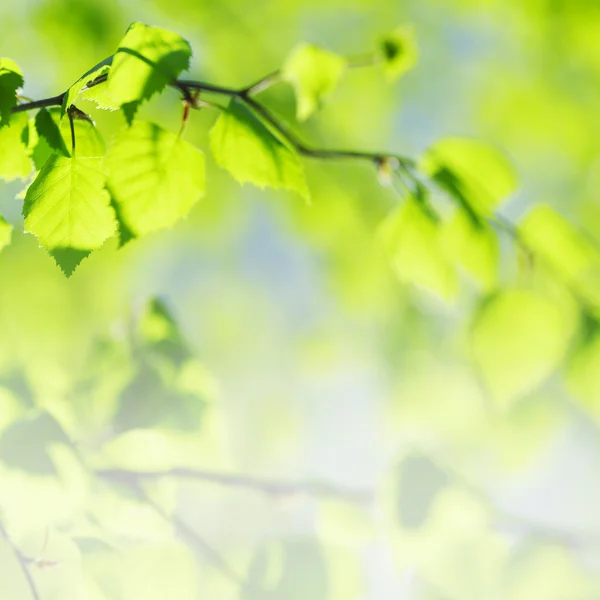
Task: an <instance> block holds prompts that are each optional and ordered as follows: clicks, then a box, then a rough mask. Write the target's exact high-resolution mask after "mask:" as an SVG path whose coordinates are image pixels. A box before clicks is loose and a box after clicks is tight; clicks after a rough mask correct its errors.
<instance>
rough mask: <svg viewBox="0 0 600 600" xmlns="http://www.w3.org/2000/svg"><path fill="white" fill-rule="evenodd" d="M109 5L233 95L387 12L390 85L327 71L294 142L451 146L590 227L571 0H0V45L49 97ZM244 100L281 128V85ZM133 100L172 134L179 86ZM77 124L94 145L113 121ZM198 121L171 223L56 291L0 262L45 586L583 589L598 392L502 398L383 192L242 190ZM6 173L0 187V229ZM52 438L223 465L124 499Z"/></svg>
mask: <svg viewBox="0 0 600 600" xmlns="http://www.w3.org/2000/svg"><path fill="white" fill-rule="evenodd" d="M132 21H142V22H145V23H149V24H154V25H159V26H161V27H165V28H168V29H172V30H173V31H176V32H178V33H180V34H181V35H183V36H184V37H186V38H187V39H188V40H189V41H190V42H191V44H192V48H193V49H194V59H193V63H192V67H191V69H190V77H191V78H195V79H201V80H204V81H210V82H212V83H218V84H223V85H230V86H233V87H237V86H242V85H245V84H248V83H251V82H253V81H254V80H256V79H258V78H260V77H261V76H263V75H265V74H266V73H268V72H270V71H272V70H273V69H276V68H278V67H279V66H280V65H281V64H282V62H283V61H284V59H285V57H286V56H287V55H288V54H289V52H290V51H291V50H292V49H293V48H294V47H295V46H296V45H297V44H298V43H300V42H312V43H315V44H318V45H321V46H324V47H326V48H328V49H330V50H332V51H335V52H338V53H341V54H345V55H352V54H357V53H361V52H364V51H368V50H370V49H372V48H373V47H374V46H375V45H376V44H377V41H378V39H379V38H380V36H381V35H382V34H383V33H385V32H387V31H388V30H389V29H390V28H393V27H394V26H395V25H397V24H401V23H412V24H413V25H414V28H415V33H416V37H417V40H418V43H419V48H420V60H419V64H418V67H417V68H416V69H414V70H413V71H411V72H410V73H408V74H407V75H406V76H405V77H403V78H402V79H401V81H400V82H398V83H397V84H394V85H389V83H388V82H387V81H386V79H385V77H383V76H382V73H381V72H380V71H379V70H378V69H361V70H353V71H351V72H348V73H347V74H346V76H345V78H344V80H343V83H342V85H341V86H340V87H339V89H338V90H337V91H336V93H335V95H334V96H333V98H332V99H331V101H330V102H329V103H328V104H327V105H326V106H325V108H324V109H323V110H322V111H321V112H320V113H319V114H318V115H317V116H315V117H314V118H313V119H311V120H310V121H309V122H308V123H307V124H305V125H303V126H302V127H301V128H300V131H301V132H302V135H303V136H304V137H305V138H306V139H309V140H312V141H313V142H314V144H315V145H321V146H324V147H327V146H329V147H332V146H333V147H339V146H341V147H348V148H357V149H365V150H382V149H386V150H390V151H395V152H398V153H401V154H405V155H408V156H415V157H416V156H418V155H419V154H420V153H421V152H422V151H423V150H425V148H427V147H428V146H429V145H430V144H431V143H433V142H434V141H435V140H437V139H439V138H441V137H444V136H450V135H457V136H474V137H476V138H478V139H481V140H483V141H487V142H491V143H494V144H496V145H498V146H500V147H501V148H503V149H504V150H505V151H506V152H507V153H508V154H509V156H510V157H511V159H512V160H513V162H514V164H515V165H516V167H517V170H518V172H519V174H520V178H521V188H520V191H519V193H518V194H517V195H516V197H514V198H512V200H511V202H510V204H509V205H507V207H506V208H505V209H503V210H504V214H506V215H507V216H510V217H511V218H514V219H517V218H519V217H520V216H521V215H522V214H523V213H524V211H525V210H526V209H527V208H528V207H530V206H532V205H534V204H535V203H539V202H544V203H546V204H549V205H550V206H552V207H553V208H555V209H556V210H557V211H558V212H560V213H561V214H563V215H565V216H566V217H568V218H570V219H571V220H573V221H575V222H577V223H579V224H581V225H582V226H583V227H584V228H585V229H586V231H587V232H589V234H590V235H591V236H594V235H600V212H599V211H598V206H599V204H598V197H597V188H598V183H599V182H600V162H599V161H598V158H599V154H598V133H600V112H599V111H598V106H600V97H599V96H600V42H599V41H598V40H599V37H598V31H599V30H600V5H598V2H597V1H596V0H519V1H517V0H511V1H506V0H405V1H402V2H400V1H399V0H394V1H392V0H343V1H342V0H319V1H318V2H317V1H310V0H303V1H300V0H297V1H296V0H278V1H273V0H255V1H254V2H251V3H249V2H243V1H242V0H218V1H204V0H200V1H198V0H193V1H192V0H189V1H185V0H144V1H141V0H104V1H103V2H96V1H92V0H89V1H87V0H26V1H25V0H18V1H17V0H5V1H4V2H2V3H1V5H0V31H1V36H0V55H1V56H9V57H11V58H12V59H14V60H15V61H16V62H17V63H18V64H19V65H20V66H21V68H22V70H23V72H24V74H25V81H26V85H25V93H26V94H27V95H28V96H30V97H32V98H42V97H46V96H51V95H54V94H57V93H59V92H61V91H63V90H64V89H66V88H67V87H68V86H69V85H70V84H71V83H72V82H73V81H75V80H76V79H77V78H78V77H79V76H80V75H81V74H82V73H83V72H85V71H86V70H87V69H88V68H90V66H92V65H94V64H96V63H97V62H99V61H100V60H102V59H103V58H105V57H106V56H108V55H109V54H111V53H112V52H113V51H114V48H115V46H116V44H117V43H118V41H119V40H120V39H121V37H122V36H123V34H124V32H125V30H126V28H127V27H128V25H129V24H130V23H131V22H132ZM263 98H264V100H265V101H266V102H268V103H269V104H270V106H272V107H274V108H275V110H277V111H278V113H279V114H281V115H283V116H287V117H288V118H290V119H291V118H292V117H293V115H294V110H295V106H294V98H293V95H292V91H291V90H290V89H288V88H287V87H286V86H278V87H277V88H276V89H273V90H270V91H269V92H267V93H266V94H265V95H264V97H263ZM81 108H84V109H86V110H87V109H89V110H90V112H92V110H93V109H92V107H91V105H90V106H88V107H84V106H82V107H81ZM142 110H143V113H144V115H145V116H147V117H148V118H151V119H153V120H155V121H157V122H159V123H160V124H161V125H163V126H165V127H168V128H171V129H172V130H175V131H176V130H177V129H178V126H179V120H180V115H181V109H180V104H179V101H178V98H177V96H176V94H175V93H174V92H167V93H165V94H164V95H163V96H161V97H160V98H156V99H154V100H152V101H151V102H150V103H148V104H147V105H146V106H145V107H144V108H143V109H142ZM93 116H94V118H95V119H96V120H97V122H98V123H99V125H100V126H101V127H102V128H103V130H104V131H105V132H106V136H107V138H108V139H110V136H111V132H115V131H117V129H118V128H119V127H121V126H122V125H123V120H122V117H121V116H120V115H118V114H103V113H100V112H99V111H95V112H93ZM215 116H216V115H215V114H214V113H212V112H211V111H208V110H206V111H200V112H198V113H194V114H193V115H192V122H191V124H190V127H189V130H188V132H187V134H186V136H187V139H188V140H189V141H192V142H193V143H195V144H197V145H198V146H199V147H201V148H203V149H205V152H206V158H207V165H208V171H207V192H206V195H205V197H204V198H203V199H202V201H201V202H200V203H198V205H197V206H196V207H195V208H194V210H193V212H192V213H191V215H190V216H189V218H188V219H186V220H185V221H184V222H182V223H181V224H179V225H178V226H177V227H175V228H173V229H172V230H168V231H164V232H161V233H158V234H156V235H153V236H151V237H148V238H145V239H143V240H141V241H135V242H133V243H131V244H128V245H127V246H125V247H124V248H122V249H120V250H117V245H116V243H114V242H111V243H108V244H106V246H105V247H104V248H103V249H102V250H100V251H99V252H96V253H95V254H94V255H92V256H91V257H90V258H89V259H86V260H85V261H84V262H83V263H82V265H81V266H80V268H79V269H78V270H77V271H76V273H75V274H74V275H73V276H72V277H71V278H70V279H66V278H64V276H63V275H62V273H61V272H60V270H59V269H58V268H57V267H56V266H55V264H54V263H53V261H52V259H51V258H50V257H49V256H47V255H46V253H45V252H44V251H43V250H41V249H39V248H38V247H37V242H36V240H35V238H34V237H33V236H31V235H23V234H21V233H15V235H14V238H13V243H12V245H11V246H9V247H7V248H6V249H4V250H3V251H2V253H1V254H0V465H1V467H0V519H1V520H2V523H3V525H4V527H5V528H6V530H7V531H8V532H9V533H10V534H11V539H13V540H15V541H16V543H17V544H18V546H19V548H20V549H21V551H22V552H23V553H24V555H26V556H30V557H37V556H38V555H39V557H40V558H39V560H38V561H37V562H35V561H34V562H32V563H31V564H30V565H29V567H28V568H29V569H30V571H31V572H32V573H33V577H34V578H35V580H36V582H37V583H38V587H39V589H40V590H41V594H42V598H43V599H44V600H50V599H53V598H69V599H79V598H81V599H88V598H89V599H92V600H113V599H114V600H128V599H129V598H145V599H153V598H156V599H158V598H161V599H164V598H173V599H180V598H181V599H190V600H195V599H200V598H211V599H215V600H221V599H224V600H226V599H228V598H251V599H259V598H260V599H272V600H275V599H285V600H294V599H298V600H300V599H308V598H310V599H311V600H345V599H356V600H358V599H365V600H366V599H369V600H388V599H390V600H391V599H406V600H413V599H414V600H417V599H418V600H448V599H451V600H469V599H471V598H472V599H478V600H480V599H494V598H498V599H500V598H502V599H503V600H522V599H525V598H528V599H530V598H535V599H536V600H567V599H569V600H591V599H593V598H598V597H600V512H599V511H598V506H599V505H600V475H599V473H600V447H599V437H598V422H597V417H598V414H600V413H598V412H597V411H595V410H594V409H595V405H594V404H593V402H592V404H591V405H590V404H587V405H586V406H582V405H580V404H579V403H578V401H577V400H576V399H575V398H573V397H571V395H570V394H569V392H568V390H567V389H566V388H565V385H564V383H563V377H562V375H561V373H560V372H558V373H556V375H554V376H553V377H551V378H550V379H549V380H548V381H545V382H544V383H543V385H541V386H540V387H539V389H536V390H534V391H532V392H531V393H529V394H527V395H526V396H525V397H523V398H520V400H519V402H515V403H514V404H511V405H510V406H508V407H506V406H502V407H499V406H497V405H496V404H495V403H494V400H493V398H490V397H489V395H488V394H486V392H485V389H484V386H482V385H481V381H480V378H479V376H478V373H477V370H476V369H475V368H474V366H473V363H472V361H471V356H470V347H469V343H468V335H467V333H468V328H469V322H470V318H471V316H472V314H473V313H474V311H475V310H476V308H477V303H478V302H479V296H478V294H476V293H475V292H474V290H472V289H471V288H470V287H469V286H468V285H466V286H464V287H463V290H462V292H461V294H460V296H459V297H458V298H457V299H456V300H455V301H454V302H451V303H446V302H443V301H441V300H439V299H437V298H436V297H434V296H432V295H428V294H427V293H426V292H423V291H418V290H415V289H413V288H409V287H406V286H403V285H401V284H400V283H399V282H398V281H397V279H396V278H395V276H394V274H393V272H392V270H391V269H390V268H389V265H388V263H387V261H386V260H385V258H384V257H382V254H381V252H380V249H379V248H378V246H377V241H376V238H377V236H376V232H377V227H378V225H379V224H380V223H381V221H382V219H384V217H385V215H386V214H387V213H389V211H390V209H391V208H393V207H394V205H395V204H397V202H398V197H397V196H396V195H395V194H394V192H393V190H390V189H387V188H383V187H381V185H380V184H379V182H378V180H377V177H376V174H375V173H374V172H373V170H372V169H371V168H369V166H368V165H362V164H347V163H344V164H334V163H326V164H325V163H314V162H313V163H307V169H308V178H309V184H310V187H311V191H312V195H313V201H312V203H311V204H306V203H305V202H304V201H303V200H301V199H300V198H299V197H297V196H294V195H293V194H286V193H281V192H274V191H270V190H259V189H256V188H253V187H251V186H248V185H246V186H243V187H240V186H239V185H238V184H237V183H235V182H234V181H233V180H232V179H231V178H230V177H229V175H228V174H227V173H225V172H224V171H222V170H220V169H219V168H218V167H216V166H215V165H214V162H213V161H212V158H211V156H210V152H209V150H208V144H207V131H208V130H209V128H210V126H211V124H212V122H213V121H214V119H215ZM22 188H23V182H11V183H9V184H3V185H2V186H1V187H0V213H2V214H3V215H5V217H6V218H7V219H8V220H9V221H10V222H11V223H13V224H18V223H20V221H21V216H20V213H21V200H19V199H15V196H16V195H17V194H18V193H19V192H20V191H21V189H22ZM18 229H19V227H16V230H18ZM506 245H508V246H510V245H511V242H510V240H506ZM506 254H507V258H506V261H505V263H504V264H503V268H502V272H503V280H504V281H505V282H511V281H513V282H514V281H515V280H518V278H519V277H523V274H522V273H519V272H518V269H517V268H516V267H515V265H514V264H513V263H514V261H513V260H512V259H513V258H514V257H513V256H512V254H511V253H510V251H507V252H506ZM153 299H160V300H159V301H157V300H153ZM165 311H167V312H168V315H170V316H168V315H167V312H165ZM598 400H600V398H599V399H598ZM76 451H82V452H85V453H86V456H88V457H90V461H91V463H92V464H93V465H95V466H98V468H129V469H133V470H151V471H152V470H161V469H169V468H172V467H189V468H195V469H201V470H203V471H206V472H209V473H217V474H221V475H223V474H224V475H232V476H234V477H233V479H227V480H225V481H223V480H221V481H220V482H219V481H217V482H214V481H213V482H210V481H206V480H205V479H206V478H204V480H190V479H186V480H185V481H181V480H179V479H173V478H168V479H166V480H163V479H162V478H158V479H157V480H156V481H155V480H152V481H151V482H150V483H149V484H148V485H144V486H143V494H144V497H143V498H142V497H140V493H138V492H136V490H135V489H134V490H132V489H127V485H123V486H119V485H117V484H115V482H114V481H110V480H105V481H101V482H91V481H89V479H88V477H87V475H86V474H85V473H82V472H81V471H82V469H81V468H79V466H78V464H77V460H76V459H75V458H74V456H75V454H76ZM272 482H275V485H274V486H272V485H271V483H272ZM288 484H289V485H288ZM269 485H271V487H269ZM265 486H266V487H265ZM129 487H130V488H131V486H129ZM161 514H163V516H164V517H165V518H162V517H161ZM189 530H192V531H194V532H195V533H196V535H197V536H199V537H196V538H193V539H192V540H191V541H190V539H189ZM186 531H187V534H186ZM186 535H187V537H186ZM186 542H188V543H187V544H186ZM44 561H46V562H48V563H49V564H48V565H45V564H44ZM55 563H57V564H55ZM0 573H2V577H1V578H0V595H1V596H2V597H3V598H4V597H6V598H7V599H10V600H12V599H13V598H15V599H17V600H20V598H28V597H31V596H30V595H29V596H28V594H30V592H28V590H27V587H26V586H25V584H24V582H23V579H22V573H21V572H20V570H19V565H18V564H17V563H16V562H15V559H14V556H13V553H12V552H11V551H10V548H9V546H8V545H7V544H4V545H3V546H0ZM4 582H8V583H4ZM11 585H12V586H13V587H10V586H11ZM3 589H5V590H7V591H6V592H5V591H3ZM9 591H10V593H9Z"/></svg>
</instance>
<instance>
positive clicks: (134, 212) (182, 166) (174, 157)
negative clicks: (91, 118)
mask: <svg viewBox="0 0 600 600" xmlns="http://www.w3.org/2000/svg"><path fill="white" fill-rule="evenodd" d="M107 166H108V187H109V190H110V193H111V195H112V197H113V202H114V203H115V205H116V206H117V207H118V213H119V217H120V219H121V221H122V222H123V223H124V225H125V226H126V227H127V228H128V230H129V231H130V232H131V233H133V235H145V234H148V233H151V232H153V231H157V230H159V229H164V228H166V227H171V226H172V225H174V224H175V223H176V222H177V221H179V220H180V219H182V218H183V217H185V216H186V215H187V214H188V212H189V211H190V209H191V208H192V206H194V204H196V202H197V201H198V199H199V198H200V196H202V194H203V192H204V156H203V154H202V153H201V152H200V151H199V150H198V149H196V148H194V146H192V145H191V144H188V143H187V142H186V141H184V140H183V139H181V137H180V136H177V135H175V134H173V133H171V132H169V131H165V130H164V129H162V128H161V127H159V126H158V125H154V124H153V123H144V122H137V123H134V124H133V126H132V127H130V128H129V129H125V130H123V131H122V132H121V134H120V135H119V136H117V139H116V140H115V142H114V144H113V146H112V148H111V149H110V151H109V153H108V156H107Z"/></svg>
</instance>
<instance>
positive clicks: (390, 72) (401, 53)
mask: <svg viewBox="0 0 600 600" xmlns="http://www.w3.org/2000/svg"><path fill="white" fill-rule="evenodd" d="M380 52H381V54H382V56H383V68H384V71H385V74H386V76H387V78H388V79H389V80H390V81H393V80H395V79H398V77H400V76H401V75H403V74H404V73H406V72H407V71H410V70H411V69H412V68H413V67H414V66H415V65H416V64H417V60H418V58H419V49H418V47H417V42H416V40H415V33H414V29H413V28H412V27H411V26H410V25H401V26H400V27H397V28H396V29H394V30H393V31H391V32H390V33H388V34H387V35H385V36H384V37H383V39H382V40H381V43H380Z"/></svg>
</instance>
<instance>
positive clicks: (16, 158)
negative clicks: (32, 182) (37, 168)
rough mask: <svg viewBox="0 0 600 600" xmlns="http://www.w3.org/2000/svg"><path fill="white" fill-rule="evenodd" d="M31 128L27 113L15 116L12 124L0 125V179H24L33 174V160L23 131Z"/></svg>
mask: <svg viewBox="0 0 600 600" xmlns="http://www.w3.org/2000/svg"><path fill="white" fill-rule="evenodd" d="M28 126H29V124H28V118H27V115H26V114H25V113H17V114H15V115H13V117H12V119H11V120H10V123H5V124H4V125H0V178H1V179H6V180H7V181H10V180H11V179H17V178H21V179H24V178H25V177H27V175H29V173H31V168H32V164H31V159H30V158H29V155H28V153H27V148H26V146H25V144H24V143H23V131H24V130H25V128H27V127H28Z"/></svg>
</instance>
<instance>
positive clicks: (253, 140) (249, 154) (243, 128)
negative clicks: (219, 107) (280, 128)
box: [210, 102, 309, 199]
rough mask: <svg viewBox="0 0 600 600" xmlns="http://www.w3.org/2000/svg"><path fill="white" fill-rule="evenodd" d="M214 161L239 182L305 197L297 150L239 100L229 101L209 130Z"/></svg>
mask: <svg viewBox="0 0 600 600" xmlns="http://www.w3.org/2000/svg"><path fill="white" fill-rule="evenodd" d="M210 147H211V150H212V153H213V155H214V157H215V161H216V162H217V164H218V165H219V166H221V167H223V168H224V169H227V170H228V171H229V172H230V173H231V175H233V177H234V178H235V179H236V180H237V181H239V182H240V183H244V182H246V181H248V182H250V183H253V184H254V185H257V186H258V187H261V188H262V187H265V186H270V187H274V188H284V189H288V190H292V191H295V192H297V193H298V194H300V195H301V196H303V197H304V198H306V199H308V197H309V192H308V187H307V185H306V180H305V178H304V169H303V166H302V163H301V162H300V158H299V157H298V154H297V153H296V152H295V151H294V150H293V149H292V148H290V147H289V146H288V145H287V144H286V143H284V142H283V141H281V140H280V139H279V138H278V137H276V136H275V135H274V134H273V133H272V132H271V131H270V130H269V129H268V128H267V127H266V126H265V125H264V124H263V123H262V122H261V121H259V120H258V119H257V118H256V117H255V116H254V115H253V114H252V113H251V112H250V111H249V110H248V109H247V108H245V107H244V106H242V105H241V104H240V103H239V102H232V103H231V104H230V105H229V107H228V108H227V110H226V111H225V112H224V113H223V114H222V115H221V116H220V117H219V119H218V121H217V122H216V123H215V126H214V127H213V128H212V130H211V132H210Z"/></svg>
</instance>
